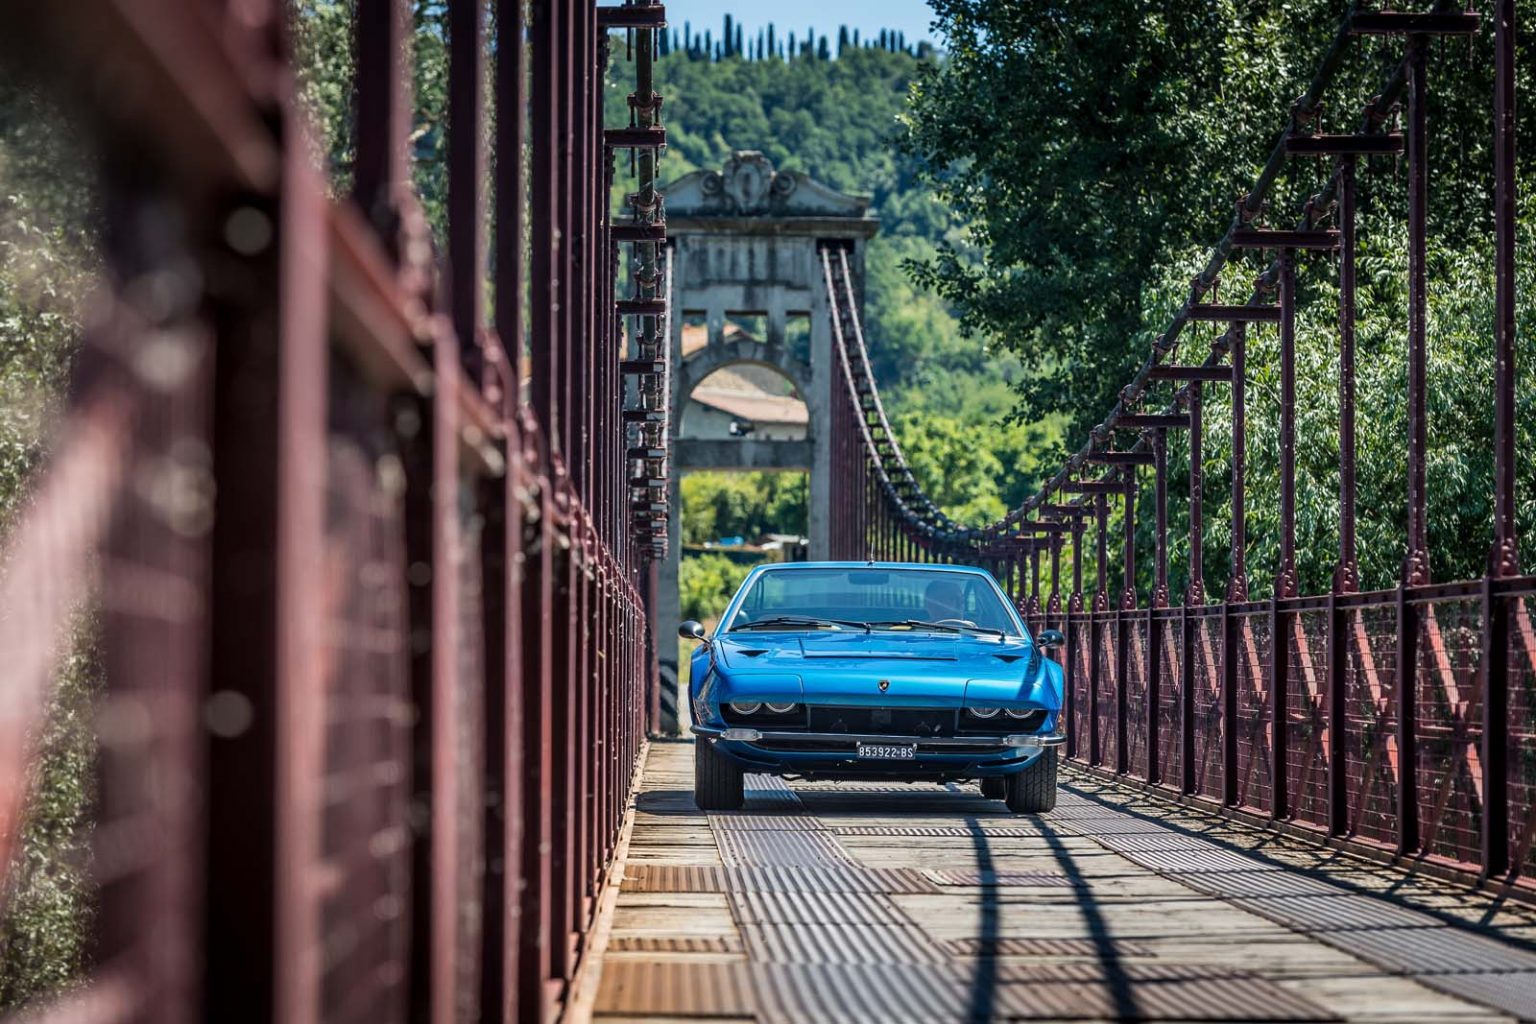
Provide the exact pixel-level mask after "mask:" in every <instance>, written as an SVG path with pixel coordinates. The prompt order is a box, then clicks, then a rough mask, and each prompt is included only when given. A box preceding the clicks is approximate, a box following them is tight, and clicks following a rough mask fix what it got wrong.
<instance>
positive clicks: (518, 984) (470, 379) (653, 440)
mask: <svg viewBox="0 0 1536 1024" xmlns="http://www.w3.org/2000/svg"><path fill="white" fill-rule="evenodd" d="M448 7H449V12H448V13H449V22H448V25H449V39H448V43H449V53H450V63H449V89H448V95H449V102H448V110H447V115H448V118H447V119H448V124H449V133H448V149H447V160H448V185H449V189H448V193H449V194H448V218H447V223H448V230H447V237H446V238H445V239H444V240H443V242H444V243H445V245H444V249H443V252H442V258H441V259H439V258H437V256H436V255H435V254H434V240H433V239H432V238H431V237H430V232H429V230H428V228H427V227H426V219H425V217H424V216H423V214H422V211H421V207H420V206H419V204H418V203H417V201H416V199H415V197H414V196H413V195H412V192H411V189H410V185H409V183H410V177H411V175H410V151H409V145H410V141H409V129H410V124H409V121H410V117H411V111H412V100H411V97H410V95H409V91H410V86H409V83H410V80H411V74H410V63H409V60H408V57H409V45H410V35H411V20H410V14H409V10H408V7H407V5H406V4H405V3H404V0H360V2H359V3H358V4H357V5H356V36H355V54H354V56H355V61H356V64H355V67H356V80H355V83H354V84H355V108H354V109H355V124H354V126H353V132H354V135H353V138H352V140H351V141H352V143H353V151H354V152H355V162H354V167H353V189H352V195H351V196H350V197H344V198H342V199H340V200H331V199H329V198H328V197H327V194H326V187H325V183H324V181H323V180H322V178H321V174H320V171H319V170H318V169H317V168H315V167H313V166H311V163H310V160H311V155H310V154H311V149H310V148H309V147H308V146H307V145H306V143H305V133H306V126H305V125H304V124H303V121H302V118H301V116H300V114H299V113H298V110H297V107H296V104H295V100H294V96H293V93H292V89H293V73H292V70H291V66H290V62H289V59H288V54H287V44H286V38H287V30H286V27H285V25H284V23H283V21H284V18H285V16H286V11H287V5H285V4H280V3H277V2H275V0H272V2H267V0H256V2H247V3H242V4H237V5H221V4H206V3H199V2H196V0H60V2H58V3H50V4H43V5H34V6H32V7H30V8H28V9H27V10H25V11H22V10H18V11H16V12H13V14H14V17H11V18H8V25H7V30H6V33H5V35H6V39H5V40H4V44H3V45H4V49H3V56H4V58H5V59H6V61H7V62H8V63H9V64H10V65H11V66H12V67H14V68H16V69H18V70H20V71H22V72H24V73H26V74H30V75H33V76H35V77H36V79H37V81H39V82H40V83H42V84H43V85H44V86H45V87H47V88H49V89H51V90H53V91H54V92H55V93H56V94H57V95H59V96H61V97H64V98H66V99H67V100H71V101H74V103H75V105H76V109H78V110H79V111H80V119H81V123H82V124H83V125H84V126H85V127H86V129H87V130H88V131H89V132H90V133H91V134H92V135H93V136H94V137H95V138H96V139H97V141H98V142H99V143H100V148H101V150H102V151H103V152H105V153H107V154H108V156H109V159H108V160H106V161H105V162H104V171H103V184H102V190H103V194H104V196H105V197H106V198H105V205H106V209H107V215H108V216H107V220H108V223H109V228H108V231H107V243H106V256H107V261H106V262H107V269H106V279H107V282H108V284H109V285H110V296H109V302H108V304H107V311H106V313H105V314H104V315H102V316H101V317H98V318H97V319H96V320H95V321H94V322H93V324H92V326H91V329H90V331H89V336H88V339H87V345H86V351H85V352H84V353H83V354H82V355H81V358H80V364H81V372H80V373H79V375H78V381H77V384H76V387H75V390H74V392H73V394H72V397H71V400H70V406H69V411H68V416H67V418H66V421H65V425H64V428H63V432H62V435H61V436H60V437H59V438H58V439H57V440H56V441H55V443H54V444H53V446H52V456H51V459H50V461H49V464H48V466H47V468H46V471H45V473H44V475H43V477H42V479H41V481H40V482H39V484H38V486H37V490H36V494H35V498H34V500H33V501H32V502H31V504H30V506H29V507H28V509H27V511H26V513H25V515H24V516H23V518H22V521H21V523H20V525H19V526H18V528H17V529H16V530H15V531H14V533H13V534H12V536H10V537H9V538H8V539H7V547H6V550H7V553H8V554H7V564H6V565H5V568H4V570H3V576H0V599H3V605H0V607H3V608H4V614H3V615H0V654H3V656H4V657H5V658H6V660H7V662H8V663H9V665H10V666H11V669H10V670H8V676H7V682H6V686H5V687H4V694H3V697H0V780H4V788H3V789H0V867H3V865H5V864H7V863H9V861H10V854H11V853H12V846H13V844H14V843H15V841H16V838H17V835H18V827H19V825H18V822H19V820H20V818H19V816H20V814H21V812H22V808H23V803H24V799H25V795H26V794H25V792H24V789H25V787H24V786H22V785H19V784H18V780H24V779H26V778H27V771H26V763H27V757H28V756H29V751H28V737H29V736H30V735H32V733H33V730H34V728H35V726H36V725H37V723H38V720H39V715H40V714H41V713H42V709H43V707H44V701H45V697H46V694H47V691H48V687H49V679H50V677H51V675H52V672H53V668H54V663H55V660H56V657H57V652H56V647H57V640H58V638H59V637H60V636H61V635H63V633H64V631H65V629H66V627H67V623H68V620H69V619H70V618H71V616H72V615H74V614H75V613H76V611H77V610H78V609H79V608H80V607H82V606H86V607H89V606H91V605H92V604H93V603H94V604H99V608H100V617H101V620H102V621H101V637H102V639H101V653H102V660H103V662H104V666H105V697H104V699H103V707H102V709H101V715H100V722H99V726H100V737H101V758H100V760H101V771H100V787H101V797H100V808H99V822H98V824H97V826H96V830H95V834H96V840H95V843H94V854H93V857H94V861H93V863H94V868H93V873H94V878H95V881H96V883H97V884H98V885H99V887H100V917H99V935H98V937H97V940H96V944H95V949H96V952H95V956H94V966H93V969H92V972H91V976H90V977H89V978H88V979H87V980H86V983H85V984H84V985H83V986H82V987H80V988H79V989H78V990H75V991H73V992H72V993H71V994H69V995H67V996H65V997H63V998H61V999H60V1000H59V1001H57V1002H55V1003H53V1004H51V1005H46V1006H43V1007H41V1008H40V1009H39V1013H40V1015H41V1016H40V1018H39V1019H43V1020H52V1019H59V1020H64V1019H69V1020H78V1019H90V1020H97V1021H146V1022H147V1021H155V1022H157V1024H164V1022H175V1021H182V1020H193V1019H210V1020H220V1021H247V1020H249V1021H256V1020H265V1021H272V1020H280V1021H284V1022H293V1024H302V1022H304V1021H318V1020H322V1019H323V1020H331V1021H368V1022H370V1024H375V1022H385V1021H392V1020H407V1019H409V1020H430V1021H434V1022H443V1024H446V1022H449V1021H460V1020H464V1021H467V1020H482V1019H483V1020H506V1021H510V1020H539V1019H550V1018H551V1017H552V1016H554V1015H555V1014H556V1013H557V1012H558V1010H559V1008H560V1007H561V1005H562V1004H563V1001H564V1000H565V999H566V998H567V997H568V995H569V992H570V986H571V981H572V979H573V977H574V976H575V974H576V971H577V968H578V965H579V962H580V958H581V956H582V954H583V952H584V950H585V948H586V945H587V942H588V932H589V929H590V927H591V925H592V922H593V918H594V914H595V911H596V897H597V894H598V892H599V891H600V885H601V879H602V877H603V873H604V871H605V870H606V868H607V866H608V865H609V863H610V861H611V858H612V856H613V851H614V847H615V844H616V842H617V840H618V835H619V829H620V825H621V821H622V816H623V813H624V807H625V804H626V800H627V796H628V792H629V788H630V784H631V780H632V777H633V773H634V768H635V765H636V763H637V758H638V756H639V754H640V751H641V746H642V744H643V742H644V737H645V731H646V726H647V718H648V714H649V710H650V708H651V706H652V703H653V691H654V689H655V679H656V674H655V671H654V664H655V661H654V652H652V651H650V650H649V649H648V647H647V644H648V640H647V637H648V630H647V629H646V628H645V606H646V601H645V599H644V597H643V595H642V593H641V590H642V589H643V587H644V586H645V582H644V581H645V580H646V579H647V577H648V575H649V574H648V572H647V565H648V562H649V560H650V559H651V558H652V557H654V555H655V554H656V553H658V551H659V550H660V547H659V545H660V544H661V543H663V542H664V541H663V540H662V539H664V538H665V529H664V525H665V517H666V514H667V513H666V509H665V507H664V506H663V505H661V504H659V502H660V500H661V499H659V498H658V497H657V496H656V495H655V494H654V492H653V491H652V490H651V489H650V488H649V487H648V486H647V485H646V484H645V478H647V477H649V476H664V475H665V472H666V452H665V443H666V423H665V420H664V418H657V417H656V416H654V415H653V412H654V411H655V410H665V409H666V408H667V403H666V399H665V387H666V367H665V365H664V352H665V347H664V345H663V343H662V340H661V339H663V338H664V337H665V316H666V311H667V302H666V299H667V296H666V293H665V291H664V287H663V286H664V281H665V277H664V273H663V271H664V260H663V259H661V258H660V255H659V254H660V249H661V246H662V245H663V243H664V241H665V224H664V220H663V217H662V211H661V203H660V197H659V195H658V194H657V193H656V190H655V170H656V159H655V158H656V155H657V154H658V152H659V150H660V146H661V144H662V142H663V141H664V131H663V129H661V127H660V125H659V118H658V115H659V111H660V97H659V96H656V95H655V93H654V92H653V90H652V87H651V82H650V62H651V58H652V47H653V46H654V36H655V31H656V30H657V29H658V28H660V27H661V26H663V25H664V24H665V21H664V14H663V11H662V8H661V6H660V5H657V4H632V5H626V6H623V7H617V8H598V7H596V6H594V5H592V4H590V3H587V4H581V3H574V2H567V0H556V2H547V3H545V2H541V3H535V4H534V5H532V8H531V9H529V8H527V7H526V6H525V5H524V4H522V3H513V2H498V3H496V5H495V13H496V42H495V46H494V47H492V45H491V44H490V42H489V40H488V32H487V26H486V10H487V6H486V4H485V3H483V2H479V0H452V2H450V3H449V5H448ZM610 32H623V33H625V34H627V35H628V36H629V38H630V41H631V43H632V44H633V46H632V52H631V57H632V60H633V67H634V70H635V74H636V79H637V83H638V87H637V90H636V94H635V96H634V97H632V101H631V106H632V108H633V109H634V111H635V114H634V120H633V123H632V124H631V125H628V126H615V127H614V128H612V129H609V130H608V131H607V132H606V134H605V126H604V125H603V123H602V120H601V110H602V102H601V99H602V88H603V84H604V69H605V68H606V66H607V65H608V63H609V54H608V48H609V34H610ZM489 59H494V60H495V64H496V68H495V74H494V77H493V78H492V79H489V81H491V82H493V86H492V88H493V90H494V100H495V103H494V109H495V110H496V111H498V112H499V116H498V117H497V119H496V124H495V129H494V149H495V153H496V156H497V159H496V160H495V164H494V168H495V169H494V184H495V192H494V209H493V210H492V209H490V208H489V198H488V195H487V188H486V185H487V181H488V179H487V173H486V171H487V167H488V166H489V161H488V155H489V154H488V153H487V152H486V148H487V147H486V144H485V140H486V138H487V131H486V129H487V120H486V118H487V113H486V112H487V110H488V109H490V106H491V105H490V104H489V103H488V102H487V101H488V99H489V98H490V97H488V96H487V95H486V88H485V83H486V82H487V81H488V79H487V77H486V75H485V65H486V62H487V60H489ZM616 150H636V151H638V152H639V153H640V154H641V155H640V159H639V161H638V173H637V179H638V184H637V188H636V191H635V193H634V194H633V195H632V196H631V200H630V212H629V215H626V219H624V220H622V221H618V220H616V218H615V216H614V215H613V214H612V213H611V211H610V204H609V199H608V197H609V194H610V187H611V182H612V177H613V166H614V154H615V151H616ZM631 215H632V216H631ZM487 224H491V225H494V241H493V242H491V243H489V244H488V242H487V231H486V225H487ZM630 247H633V250H632V251H631V249H630ZM626 253H629V254H631V255H632V257H633V272H632V274H631V275H630V276H631V279H632V280H633V281H634V283H635V288H636V294H634V295H632V296H629V295H626V296H620V295H619V294H618V278H617V270H618V267H619V263H620V258H621V256H622V255H624V254H626ZM488 268H489V271H490V272H489V274H488V273H487V270H488ZM488 279H489V281H490V283H491V284H492V285H493V287H494V293H495V295H496V297H497V301H496V302H495V314H494V320H493V321H492V319H491V318H490V317H488V314H487V302H486V295H485V291H486V284H487V281H488ZM626 326H627V328H628V329H627V330H626Z"/></svg>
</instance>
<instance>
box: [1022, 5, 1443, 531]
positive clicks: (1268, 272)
mask: <svg viewBox="0 0 1536 1024" xmlns="http://www.w3.org/2000/svg"><path fill="white" fill-rule="evenodd" d="M1359 6H1360V5H1359V4H1358V3H1355V4H1351V6H1350V9H1349V11H1348V12H1347V13H1346V14H1345V16H1344V23H1343V25H1342V26H1341V28H1340V31H1339V34H1338V35H1336V36H1335V38H1334V41H1333V43H1332V44H1331V45H1330V47H1329V49H1328V52H1327V53H1326V54H1325V56H1324V58H1323V63H1322V65H1321V67H1320V68H1319V69H1318V72H1317V73H1316V74H1315V75H1314V77H1313V80H1312V83H1311V84H1310V85H1309V86H1308V89H1307V91H1306V93H1304V94H1303V95H1302V97H1301V99H1299V100H1298V101H1297V103H1296V106H1295V111H1296V112H1297V113H1299V114H1310V113H1312V112H1314V111H1315V110H1316V109H1317V106H1318V103H1319V102H1320V101H1321V98H1322V92H1323V89H1324V88H1325V87H1326V86H1327V84H1328V83H1329V82H1330V81H1331V79H1332V78H1333V76H1334V74H1335V73H1336V72H1337V70H1338V66H1339V64H1340V63H1341V61H1342V59H1343V54H1344V49H1345V47H1346V46H1347V45H1348V41H1349V38H1350V32H1349V24H1350V19H1351V18H1352V17H1353V16H1354V14H1355V13H1356V12H1357V10H1358V8H1359ZM1455 9H1456V7H1455V4H1454V3H1453V2H1452V0H1437V2H1436V4H1435V7H1434V9H1433V11H1432V12H1431V13H1445V12H1449V11H1454V10H1455ZM1406 78H1407V61H1406V58H1405V59H1404V60H1403V61H1400V62H1399V63H1398V65H1397V66H1396V68H1395V69H1394V70H1393V72H1392V74H1391V75H1389V76H1388V78H1387V81H1386V83H1385V84H1384V85H1383V87H1382V89H1381V91H1380V92H1379V93H1377V95H1376V96H1375V98H1374V99H1373V100H1372V101H1371V102H1370V103H1368V104H1367V105H1366V107H1365V111H1364V114H1363V117H1362V134H1365V135H1371V134H1380V133H1372V131H1371V129H1372V128H1374V127H1375V126H1376V124H1377V123H1378V122H1379V121H1380V120H1382V119H1383V118H1384V117H1385V116H1386V114H1387V112H1389V111H1390V110H1391V109H1392V107H1393V106H1395V105H1396V103H1397V101H1398V99H1399V98H1400V97H1401V96H1402V94H1403V91H1404V87H1405V84H1406ZM1295 117H1296V114H1293V118H1292V119H1293V122H1294V120H1295ZM1291 135H1292V133H1291V131H1290V130H1289V127H1288V128H1287V131H1286V132H1285V133H1284V134H1283V135H1282V136H1281V138H1280V140H1279V141H1278V142H1277V144H1276V146H1275V149H1274V151H1273V152H1272V153H1271V154H1270V158H1269V160H1268V162H1266V164H1265V166H1264V169H1263V170H1262V171H1261V172H1260V174H1259V177H1258V179H1257V180H1256V182H1255V184H1254V188H1253V189H1252V190H1251V191H1250V192H1249V193H1248V195H1247V196H1246V197H1245V198H1244V200H1243V202H1242V203H1241V204H1240V206H1239V210H1238V214H1237V215H1236V216H1235V217H1234V219H1233V223H1232V225H1231V226H1230V227H1229V228H1228V229H1227V234H1226V235H1224V236H1223V237H1222V239H1221V241H1219V242H1218V243H1217V245H1216V247H1215V249H1214V251H1213V252H1212V254H1211V258H1210V260H1209V261H1208V262H1207V264H1206V267H1205V268H1204V269H1203V270H1202V271H1201V272H1200V274H1199V275H1197V277H1196V279H1195V281H1196V284H1195V286H1194V288H1193V289H1192V294H1191V296H1190V300H1189V301H1188V302H1187V303H1186V305H1185V307H1184V309H1181V310H1180V311H1179V313H1177V314H1175V315H1174V318H1173V320H1172V322H1171V323H1170V325H1169V328H1168V330H1167V331H1166V332H1165V333H1164V334H1163V335H1162V336H1161V337H1160V338H1159V343H1160V347H1161V351H1171V349H1172V348H1173V345H1174V343H1175V342H1176V339H1177V335H1178V332H1179V330H1180V329H1181V328H1182V327H1183V325H1184V323H1185V322H1186V320H1187V319H1188V317H1187V315H1186V314H1187V311H1188V309H1189V308H1190V306H1192V305H1194V304H1195V303H1197V302H1198V301H1199V297H1200V295H1202V294H1203V293H1204V291H1205V290H1206V289H1208V288H1209V287H1210V286H1211V285H1213V284H1214V283H1215V280H1216V278H1217V276H1218V275H1219V273H1220V271H1221V269H1222V267H1224V266H1225V264H1226V261H1227V257H1228V255H1229V253H1230V251H1231V249H1232V247H1233V246H1232V235H1233V234H1234V233H1235V232H1236V231H1239V230H1242V229H1244V228H1245V227H1246V226H1247V220H1248V219H1251V217H1252V216H1253V215H1255V214H1257V212H1258V209H1259V204H1260V203H1261V202H1262V200H1263V197H1264V195H1265V194H1266V193H1267V192H1268V191H1269V189H1270V187H1271V186H1272V185H1273V183H1274V180H1275V178H1276V177H1277V176H1278V174H1279V170H1280V166H1281V164H1282V163H1283V162H1284V160H1285V158H1286V156H1287V155H1288V154H1289V152H1290V149H1289V145H1288V141H1289V139H1290V138H1291ZM1339 181H1340V171H1339V169H1338V168H1335V170H1334V173H1333V174H1332V175H1331V176H1330V177H1329V179H1328V181H1327V182H1325V183H1324V185H1323V187H1322V188H1321V189H1319V190H1318V192H1317V193H1316V194H1315V195H1314V200H1313V201H1314V204H1315V206H1316V207H1318V208H1322V207H1326V206H1327V205H1328V204H1329V203H1330V202H1331V201H1332V199H1333V197H1334V196H1335V195H1336V194H1337V191H1338V187H1339ZM1307 227H1308V224H1307V219H1306V218H1305V217H1304V218H1303V220H1302V221H1301V223H1300V225H1299V226H1298V230H1305V229H1306V228H1307ZM1280 264H1281V261H1280V260H1278V259H1277V260H1275V261H1273V262H1272V263H1271V264H1270V265H1269V266H1268V267H1267V268H1266V269H1265V271H1264V272H1263V273H1262V274H1261V275H1260V276H1259V278H1258V281H1257V282H1256V284H1255V288H1254V292H1255V296H1254V297H1255V299H1257V298H1258V297H1260V295H1262V294H1263V293H1265V292H1268V291H1269V290H1270V289H1272V288H1273V287H1274V286H1275V285H1276V284H1277V283H1278V281H1279V276H1280V269H1281V266H1280ZM1231 335H1232V330H1231V329H1230V328H1229V329H1228V331H1227V332H1226V333H1225V334H1223V335H1222V336H1221V337H1219V338H1218V339H1217V340H1216V342H1215V343H1213V345H1212V353H1211V355H1210V356H1209V357H1208V358H1207V360H1206V362H1205V364H1204V365H1203V366H1202V367H1201V368H1202V369H1206V368H1212V367H1215V366H1216V365H1217V364H1218V363H1219V361H1220V359H1221V358H1222V356H1223V355H1224V354H1225V352H1226V349H1227V347H1229V345H1230V343H1231ZM1158 354H1160V352H1154V355H1153V356H1152V357H1150V358H1149V359H1148V361H1147V362H1146V363H1144V364H1143V366H1142V368H1141V369H1140V370H1139V371H1138V372H1137V373H1136V375H1135V377H1134V378H1133V379H1132V383H1131V384H1130V385H1128V386H1127V389H1126V390H1128V391H1132V392H1133V393H1134V394H1136V395H1139V394H1140V392H1141V391H1142V390H1144V387H1145V384H1146V382H1147V381H1148V380H1150V379H1151V373H1152V370H1153V369H1154V368H1155V367H1156V366H1157V362H1156V359H1157V355H1158ZM1188 397H1189V387H1188V386H1187V385H1186V386H1185V387H1184V388H1181V389H1180V390H1179V392H1178V393H1177V394H1176V395H1175V396H1174V398H1173V400H1172V401H1171V402H1170V404H1169V408H1170V409H1172V410H1177V409H1179V408H1182V407H1184V406H1185V404H1186V403H1187V401H1188ZM1126 405H1127V403H1126V402H1125V399H1124V398H1123V397H1122V399H1121V400H1120V401H1119V402H1117V403H1116V405H1115V407H1114V408H1113V409H1112V410H1111V411H1110V414H1109V416H1108V417H1106V419H1105V421H1104V423H1102V424H1100V428H1101V430H1102V429H1112V427H1113V424H1114V423H1115V422H1116V421H1117V420H1118V418H1119V416H1120V414H1121V413H1122V411H1123V410H1124V409H1125V408H1126ZM1144 443H1145V442H1144V441H1138V442H1137V448H1138V449H1140V448H1141V447H1142V445H1143V444H1144ZM1092 449H1093V441H1092V440H1090V441H1089V442H1088V443H1086V444H1085V445H1084V446H1083V447H1082V448H1081V449H1079V451H1078V452H1077V453H1076V454H1074V455H1073V456H1072V457H1071V458H1069V459H1068V460H1067V464H1066V465H1065V466H1063V467H1062V468H1061V469H1060V470H1059V471H1057V473H1056V475H1055V476H1053V477H1052V478H1051V479H1050V480H1048V481H1046V483H1045V484H1044V485H1042V487H1041V488H1040V490H1039V491H1037V492H1036V493H1035V494H1034V495H1032V496H1031V497H1030V498H1027V499H1026V500H1025V501H1024V503H1023V504H1022V505H1021V506H1019V507H1018V508H1016V509H1014V510H1013V511H1011V512H1010V513H1009V514H1008V515H1007V516H1005V517H1004V518H1003V519H1002V520H1000V521H999V523H1000V524H1007V523H1009V522H1012V521H1016V520H1017V519H1018V518H1020V517H1022V516H1024V515H1027V514H1028V513H1029V512H1030V511H1031V510H1033V509H1035V508H1038V507H1039V506H1041V505H1043V504H1044V503H1045V501H1046V500H1047V499H1048V497H1049V495H1050V494H1051V493H1053V492H1056V491H1061V490H1062V485H1063V484H1064V483H1066V482H1067V479H1068V477H1069V476H1070V475H1071V474H1072V473H1073V472H1075V471H1076V470H1077V469H1078V468H1079V467H1080V466H1081V465H1082V464H1083V461H1084V460H1085V459H1086V458H1087V457H1088V456H1089V455H1090V454H1091V453H1092Z"/></svg>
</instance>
